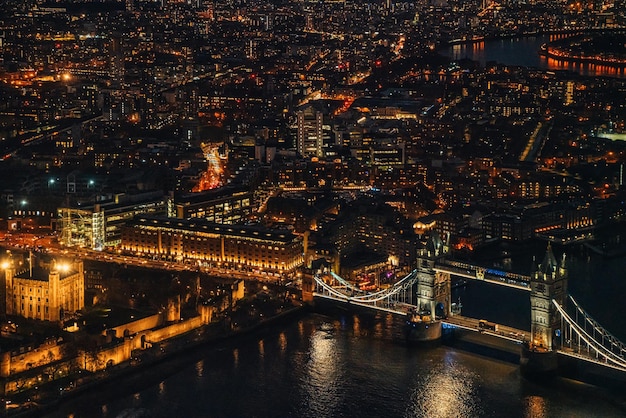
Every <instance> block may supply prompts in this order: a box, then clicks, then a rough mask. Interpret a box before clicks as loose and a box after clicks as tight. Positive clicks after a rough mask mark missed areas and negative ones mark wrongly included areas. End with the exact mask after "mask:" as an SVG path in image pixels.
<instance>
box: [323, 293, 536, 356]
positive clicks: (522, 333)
mask: <svg viewBox="0 0 626 418" xmlns="http://www.w3.org/2000/svg"><path fill="white" fill-rule="evenodd" d="M314 296H315V297H319V298H324V299H329V300H333V301H338V302H342V303H348V304H350V305H353V306H361V307H364V308H368V309H374V310H377V311H383V312H388V313H391V314H394V315H399V316H403V317H405V316H406V315H407V314H408V313H409V312H411V311H413V310H414V309H415V305H410V304H408V303H401V302H393V303H387V302H386V301H384V300H382V301H380V302H379V303H377V304H376V305H372V304H371V303H364V302H359V301H358V300H354V299H352V298H351V297H350V296H347V295H346V297H345V299H339V298H338V297H334V296H330V295H325V294H323V293H318V292H315V293H314ZM479 321H480V320H479V319H475V318H469V317H467V316H462V315H456V314H455V315H451V316H449V317H447V318H445V319H443V320H442V321H441V322H442V323H443V324H444V326H446V325H447V326H450V327H456V328H462V329H466V330H469V331H474V332H478V333H481V334H485V335H492V336H494V337H498V338H502V339H505V340H509V341H512V342H515V343H520V344H521V343H523V342H527V341H529V340H530V332H529V331H526V330H521V329H517V328H513V327H509V326H506V325H502V324H497V325H498V330H497V331H493V330H489V329H484V328H480V327H479V325H478V323H479Z"/></svg>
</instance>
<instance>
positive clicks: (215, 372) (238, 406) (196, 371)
mask: <svg viewBox="0 0 626 418" xmlns="http://www.w3.org/2000/svg"><path fill="white" fill-rule="evenodd" d="M544 251H545V243H544V244H541V245H538V246H537V247H536V253H537V254H540V253H542V252H544ZM527 255H528V254H527ZM491 262H492V263H494V261H491ZM500 262H505V263H506V262H507V260H506V258H505V259H501V260H499V261H495V263H496V264H497V263H500ZM525 262H526V261H524V263H525ZM528 264H529V265H530V263H528ZM568 265H569V267H570V269H571V270H572V271H571V279H570V289H571V293H572V294H573V295H574V296H575V297H577V299H578V300H579V301H580V302H581V303H582V304H583V306H585V307H586V308H587V309H588V310H590V312H591V313H592V315H594V316H596V319H598V320H599V321H600V322H601V323H603V322H605V323H604V325H605V326H606V327H607V328H608V329H609V330H610V331H613V332H614V333H615V334H616V335H617V336H618V337H619V338H621V339H622V340H623V339H624V336H625V335H626V325H625V324H624V323H625V321H623V314H621V313H620V312H621V306H622V304H621V300H622V299H623V296H624V294H625V293H626V284H625V282H626V280H624V279H625V277H624V273H623V271H624V259H623V258H620V259H616V258H613V259H608V260H606V259H603V258H602V257H600V256H596V255H589V254H587V252H586V251H582V250H580V251H579V252H578V253H577V254H576V255H575V256H574V257H571V258H570V261H569V263H568ZM455 297H461V298H462V302H463V304H464V314H466V315H468V316H473V315H477V316H481V317H482V316H485V317H487V318H488V319H494V320H495V319H500V320H501V321H502V323H508V324H510V325H516V326H522V327H529V322H530V321H529V310H530V307H529V302H528V294H525V293H523V292H521V291H515V290H510V289H505V288H500V287H498V286H492V285H488V284H483V283H470V284H468V285H467V286H465V287H461V288H458V289H457V292H456V294H455ZM621 395H622V394H620V393H617V394H616V393H613V392H612V391H610V390H608V389H603V388H599V387H595V386H591V385H587V384H583V383H580V382H575V381H571V380H567V379H561V378H558V379H556V380H553V381H551V382H545V383H534V382H530V381H528V380H526V379H524V378H522V377H521V376H520V373H519V368H518V366H517V365H516V364H513V363H508V362H505V361H501V360H497V359H493V358H489V357H484V356H481V355H479V354H477V353H471V352H466V351H462V350H459V349H455V348H451V347H447V346H439V347H433V348H419V347H408V346H407V345H406V344H405V343H404V341H403V338H402V333H401V331H399V328H398V326H397V321H394V320H393V319H392V318H391V317H390V316H387V315H375V316H373V315H363V314H361V315H354V314H352V313H349V312H343V313H339V314H336V315H333V316H323V315H319V314H309V315H306V316H304V317H301V318H294V319H293V320H291V321H287V322H285V323H283V324H277V325H272V326H271V327H269V328H266V329H263V330H261V331H259V332H258V333H257V334H254V335H248V336H241V337H238V338H236V339H234V340H231V341H229V342H225V343H222V344H221V345H219V346H216V347H207V348H206V349H204V350H203V351H201V352H197V353H195V354H190V355H187V356H184V358H179V359H176V360H175V362H174V363H173V364H164V365H160V366H156V367H154V368H152V369H149V370H148V371H147V372H146V373H145V374H144V375H143V376H141V378H139V379H138V378H136V379H133V380H132V381H128V382H116V383H115V384H114V385H109V386H106V387H104V388H103V390H101V391H94V392H93V393H89V394H86V395H84V396H81V397H78V398H77V399H75V400H72V401H70V402H68V403H67V404H63V405H61V406H60V407H59V409H58V410H57V411H56V412H55V413H53V414H51V415H49V416H50V417H142V416H143V417H364V418H367V417H372V418H374V417H505V416H506V417H528V418H530V417H533V418H542V417H585V418H587V417H623V416H626V399H624V398H623V396H621Z"/></svg>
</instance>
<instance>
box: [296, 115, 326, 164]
mask: <svg viewBox="0 0 626 418" xmlns="http://www.w3.org/2000/svg"><path fill="white" fill-rule="evenodd" d="M297 124H298V137H297V143H296V149H297V151H298V153H299V154H300V155H302V156H304V157H307V156H316V157H321V156H322V148H323V146H324V114H323V113H322V112H320V111H318V110H316V109H315V108H314V107H313V106H307V107H305V108H304V109H302V110H300V111H298V113H297Z"/></svg>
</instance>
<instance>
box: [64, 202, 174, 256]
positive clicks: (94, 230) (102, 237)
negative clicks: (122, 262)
mask: <svg viewBox="0 0 626 418" xmlns="http://www.w3.org/2000/svg"><path fill="white" fill-rule="evenodd" d="M165 212H166V197H165V196H164V195H163V192H161V191H153V192H145V193H138V194H119V195H116V196H115V198H114V199H113V200H111V201H102V202H97V203H95V204H93V205H86V206H76V207H60V208H59V209H58V211H57V215H58V224H59V241H60V242H61V244H63V245H66V246H68V247H74V246H78V247H85V248H91V249H94V250H101V249H103V248H104V247H112V246H116V245H118V244H119V243H120V241H121V229H120V228H121V227H122V225H124V223H126V222H127V221H128V220H130V219H132V218H133V217H134V216H136V215H141V214H147V213H151V214H163V215H164V214H165Z"/></svg>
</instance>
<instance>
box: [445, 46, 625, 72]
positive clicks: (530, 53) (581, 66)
mask: <svg viewBox="0 0 626 418" xmlns="http://www.w3.org/2000/svg"><path fill="white" fill-rule="evenodd" d="M559 37H562V36H560V35H545V36H536V37H526V38H509V39H498V40H491V41H484V42H477V43H473V44H463V45H453V46H450V47H448V48H447V49H443V50H442V51H441V53H442V54H443V55H446V56H448V57H450V58H452V59H455V60H460V59H463V58H469V59H471V60H473V61H478V62H480V63H481V64H482V65H485V63H487V62H489V61H495V62H498V63H500V64H505V65H513V66H524V67H535V68H541V69H544V70H552V71H557V70H569V71H572V72H575V73H578V74H582V75H589V76H609V77H620V78H623V77H626V68H624V67H621V68H620V67H612V66H608V65H602V64H593V63H576V62H567V61H560V60H555V59H553V58H547V57H543V56H541V55H539V53H538V51H539V50H540V48H541V45H543V44H545V43H546V42H549V41H550V40H554V39H558V38H559Z"/></svg>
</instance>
